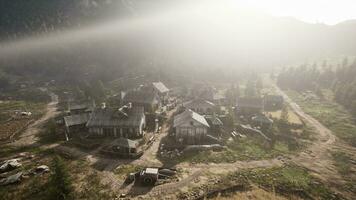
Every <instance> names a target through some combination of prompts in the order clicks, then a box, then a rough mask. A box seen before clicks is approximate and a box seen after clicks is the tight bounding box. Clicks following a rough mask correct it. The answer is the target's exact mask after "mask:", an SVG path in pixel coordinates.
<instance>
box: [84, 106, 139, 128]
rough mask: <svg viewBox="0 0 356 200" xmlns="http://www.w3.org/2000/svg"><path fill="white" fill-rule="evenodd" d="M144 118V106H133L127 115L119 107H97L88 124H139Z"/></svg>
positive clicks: (129, 125) (130, 125)
mask: <svg viewBox="0 0 356 200" xmlns="http://www.w3.org/2000/svg"><path fill="white" fill-rule="evenodd" d="M143 118H144V111H143V107H140V106H137V107H132V108H131V109H130V110H129V111H128V112H127V116H123V115H122V114H121V112H120V111H119V109H113V108H105V109H102V108H97V109H95V110H94V112H93V113H92V116H91V118H90V119H89V121H88V123H87V126H88V127H97V126H99V127H101V126H107V127H113V126H127V127H132V126H139V125H140V124H141V121H142V119H143Z"/></svg>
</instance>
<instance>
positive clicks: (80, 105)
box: [68, 101, 93, 110]
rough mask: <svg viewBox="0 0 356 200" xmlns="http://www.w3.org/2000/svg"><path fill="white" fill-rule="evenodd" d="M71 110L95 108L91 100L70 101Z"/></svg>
mask: <svg viewBox="0 0 356 200" xmlns="http://www.w3.org/2000/svg"><path fill="white" fill-rule="evenodd" d="M68 108H69V110H90V109H92V108H93V104H92V103H90V102H75V101H72V102H69V104H68Z"/></svg>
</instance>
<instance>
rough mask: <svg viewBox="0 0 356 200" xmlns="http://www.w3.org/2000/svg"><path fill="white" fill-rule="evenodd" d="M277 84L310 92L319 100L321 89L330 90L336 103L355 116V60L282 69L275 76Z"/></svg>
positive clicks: (285, 87)
mask: <svg viewBox="0 0 356 200" xmlns="http://www.w3.org/2000/svg"><path fill="white" fill-rule="evenodd" d="M277 84H278V86H279V87H281V88H283V89H292V90H296V91H298V92H303V91H307V90H310V91H313V92H314V93H315V94H316V95H318V96H319V97H321V98H323V92H322V89H330V90H331V91H333V92H334V94H335V100H336V102H338V103H340V104H341V105H343V106H344V107H345V108H346V109H348V110H349V111H350V112H351V113H352V114H353V115H354V116H356V59H355V60H354V61H350V59H349V58H347V57H345V58H344V59H343V60H342V61H341V62H339V63H338V64H334V65H330V64H328V63H327V61H324V62H323V63H322V64H317V63H314V64H312V65H307V64H303V65H301V66H298V67H290V68H284V69H283V70H282V71H281V73H280V74H279V75H278V76H277Z"/></svg>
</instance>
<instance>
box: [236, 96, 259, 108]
mask: <svg viewBox="0 0 356 200" xmlns="http://www.w3.org/2000/svg"><path fill="white" fill-rule="evenodd" d="M237 106H238V107H249V108H263V100H262V98H259V97H240V98H239V99H238V100H237Z"/></svg>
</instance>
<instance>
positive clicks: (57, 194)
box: [48, 156, 73, 200]
mask: <svg viewBox="0 0 356 200" xmlns="http://www.w3.org/2000/svg"><path fill="white" fill-rule="evenodd" d="M53 169H54V173H53V174H52V175H51V177H50V180H49V190H48V191H49V194H48V198H49V199H53V200H70V199H73V187H72V183H71V180H70V177H69V174H68V170H67V168H66V165H65V163H64V161H63V160H62V159H61V158H60V157H59V156H56V157H55V158H54V160H53Z"/></svg>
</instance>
